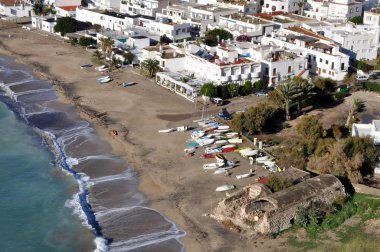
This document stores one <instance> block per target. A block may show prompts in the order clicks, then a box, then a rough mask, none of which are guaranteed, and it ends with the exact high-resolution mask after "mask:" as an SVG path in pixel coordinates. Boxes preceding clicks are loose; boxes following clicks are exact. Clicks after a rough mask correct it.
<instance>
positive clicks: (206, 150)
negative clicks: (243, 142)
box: [205, 148, 222, 154]
mask: <svg viewBox="0 0 380 252" xmlns="http://www.w3.org/2000/svg"><path fill="white" fill-rule="evenodd" d="M220 152H222V150H221V149H219V148H206V149H205V153H206V154H215V153H220Z"/></svg>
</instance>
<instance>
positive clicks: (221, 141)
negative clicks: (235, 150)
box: [214, 140, 228, 144]
mask: <svg viewBox="0 0 380 252" xmlns="http://www.w3.org/2000/svg"><path fill="white" fill-rule="evenodd" d="M226 143H228V141H227V140H218V141H215V142H214V144H226Z"/></svg>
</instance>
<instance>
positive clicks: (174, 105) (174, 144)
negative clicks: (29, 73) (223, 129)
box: [0, 28, 283, 251]
mask: <svg viewBox="0 0 380 252" xmlns="http://www.w3.org/2000/svg"><path fill="white" fill-rule="evenodd" d="M9 32H12V34H13V36H12V39H8V38H7V36H6V35H7V34H8V33H9ZM20 37H21V38H23V39H21V40H20V39H19V38H20ZM0 38H1V39H2V40H3V41H2V42H1V43H0V52H1V53H3V54H6V55H7V56H10V57H15V56H16V57H17V58H16V62H17V63H20V64H24V65H29V66H31V67H32V68H33V72H34V73H35V74H36V75H37V76H39V77H41V78H42V79H48V80H49V81H54V82H55V83H56V90H57V93H59V98H58V99H59V101H62V102H63V103H66V104H67V103H68V104H72V105H74V106H75V108H76V110H77V111H78V115H79V117H80V118H82V119H84V120H86V121H88V122H90V124H91V127H92V128H94V130H95V132H96V135H98V136H99V137H100V138H101V139H103V140H105V141H106V142H108V143H109V144H110V145H111V146H112V153H113V154H114V155H116V156H120V157H121V158H123V159H124V161H125V162H126V163H127V164H128V165H130V166H131V167H133V170H134V171H135V172H136V173H137V177H138V191H140V192H142V193H144V194H145V195H146V196H147V198H148V206H149V207H152V208H153V209H157V210H158V211H160V212H162V213H163V214H165V216H167V217H168V218H169V219H170V220H172V221H173V222H174V223H175V224H176V226H177V227H178V228H179V229H181V230H184V231H185V232H186V236H184V237H182V238H181V239H180V240H181V241H182V243H183V244H184V245H185V249H186V250H187V251H215V250H228V251H246V250H249V249H252V248H257V249H260V250H261V251H273V248H275V247H276V246H280V244H283V240H280V239H278V240H271V239H261V240H260V241H264V245H262V244H259V243H257V244H256V241H252V240H248V239H246V238H243V237H242V236H241V235H240V234H237V233H234V232H232V231H230V230H228V229H226V228H225V227H223V226H222V225H221V224H219V223H217V222H216V221H214V220H212V219H211V218H209V217H207V214H209V213H210V212H211V210H212V208H213V207H215V205H216V203H217V202H218V201H219V200H220V199H222V198H223V195H222V194H216V193H215V192H214V188H215V187H216V186H218V185H220V184H221V183H225V182H226V181H227V182H233V183H235V182H236V181H235V180H232V178H225V177H217V178H216V177H215V178H214V177H212V180H210V179H209V178H211V177H210V176H211V175H210V174H205V173H204V171H202V170H201V169H200V168H199V167H201V164H202V163H203V162H202V161H201V160H198V159H190V160H189V159H185V158H184V157H183V147H182V146H183V145H184V143H185V141H186V139H187V138H188V137H189V134H188V133H173V134H169V135H160V134H158V133H157V130H159V129H164V128H170V127H175V126H179V125H181V124H188V123H189V121H192V119H194V118H195V117H196V116H198V118H199V116H200V115H201V111H200V110H199V108H196V107H195V104H193V103H191V102H189V101H187V100H185V99H184V98H182V97H180V96H178V95H175V94H172V93H171V92H169V91H167V90H165V89H163V88H161V87H158V86H157V85H155V84H154V82H153V81H152V80H149V79H146V78H145V77H141V76H140V75H138V74H136V73H135V72H131V71H124V72H117V71H114V72H112V73H111V74H113V75H115V77H116V78H115V80H114V81H113V82H110V83H108V84H105V85H98V84H95V79H96V78H97V77H99V72H95V71H93V70H81V69H79V65H80V64H85V63H88V61H89V59H90V57H91V55H90V53H89V52H87V51H85V50H84V49H82V48H78V47H72V46H70V45H69V44H67V43H60V42H57V41H56V40H53V39H50V38H46V37H45V38H44V37H43V36H41V35H40V34H36V33H34V32H31V31H25V30H23V29H21V28H17V29H11V30H7V31H6V32H4V31H0ZM17 38H18V40H17ZM28 43H30V44H32V45H33V48H31V50H28V48H25V45H27V44H28ZM1 45H3V46H4V45H5V46H6V47H7V48H8V50H10V51H13V53H12V52H5V51H4V49H3V48H1ZM16 51H17V53H15V52H16ZM57 51H60V52H61V53H60V54H57ZM86 61H87V62H86ZM126 79H127V80H129V79H133V80H134V81H136V82H137V83H138V84H137V85H136V86H135V87H133V88H122V87H120V86H118V82H123V81H124V80H126ZM115 82H116V83H115ZM255 99H256V98H255ZM250 102H251V101H250V100H247V99H244V98H242V99H240V100H237V101H236V104H237V105H236V106H238V108H240V107H242V106H247V105H249V104H250ZM239 106H240V107H239ZM218 109H219V108H213V111H214V112H215V111H217V110H218ZM111 129H116V130H118V131H119V132H121V134H120V135H119V136H118V137H112V136H111V135H110V130H111ZM243 168H244V169H245V168H249V166H245V164H244V165H242V168H240V167H239V169H243ZM236 183H237V182H236ZM241 183H248V182H245V181H244V182H241ZM90 193H91V192H90Z"/></svg>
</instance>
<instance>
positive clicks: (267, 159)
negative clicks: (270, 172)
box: [256, 156, 270, 162]
mask: <svg viewBox="0 0 380 252" xmlns="http://www.w3.org/2000/svg"><path fill="white" fill-rule="evenodd" d="M269 159H270V157H268V156H263V157H258V158H256V161H257V162H259V161H260V162H264V161H269Z"/></svg>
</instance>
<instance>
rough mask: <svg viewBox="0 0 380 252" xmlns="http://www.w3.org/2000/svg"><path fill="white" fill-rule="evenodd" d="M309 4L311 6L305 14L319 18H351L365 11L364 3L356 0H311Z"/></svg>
mask: <svg viewBox="0 0 380 252" xmlns="http://www.w3.org/2000/svg"><path fill="white" fill-rule="evenodd" d="M308 5H309V8H308V9H307V10H305V15H306V16H308V17H312V18H316V19H317V20H326V19H332V18H344V19H345V20H349V19H350V18H353V17H356V16H361V15H362V11H363V6H362V3H361V2H357V1H355V0H332V1H320V0H310V1H308Z"/></svg>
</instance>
